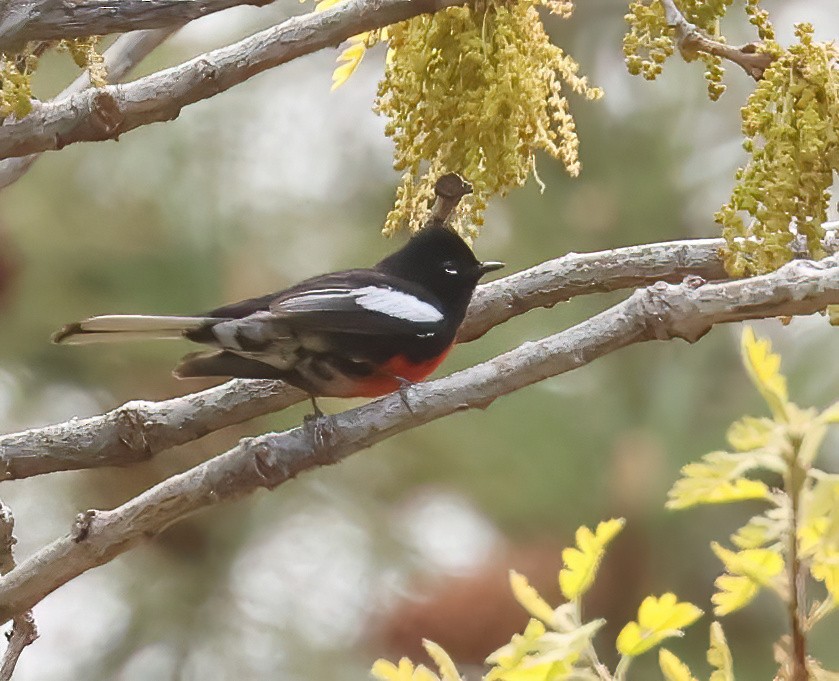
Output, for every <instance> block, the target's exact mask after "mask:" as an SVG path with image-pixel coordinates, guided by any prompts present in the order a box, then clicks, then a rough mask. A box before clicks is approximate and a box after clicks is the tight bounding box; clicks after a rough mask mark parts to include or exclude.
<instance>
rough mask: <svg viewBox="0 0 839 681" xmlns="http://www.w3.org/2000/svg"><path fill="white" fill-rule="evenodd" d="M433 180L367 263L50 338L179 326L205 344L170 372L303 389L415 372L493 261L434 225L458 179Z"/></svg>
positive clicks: (391, 380) (443, 340) (444, 339)
mask: <svg viewBox="0 0 839 681" xmlns="http://www.w3.org/2000/svg"><path fill="white" fill-rule="evenodd" d="M436 189H437V202H436V203H435V205H434V208H433V210H432V213H431V217H430V218H429V220H428V222H427V224H426V226H425V227H423V229H421V230H420V231H419V232H418V233H417V234H416V235H414V236H413V237H412V238H411V239H410V240H409V241H408V242H407V243H406V244H405V246H403V247H402V248H401V249H399V250H398V251H396V252H395V253H393V254H392V255H390V256H388V257H386V258H385V259H384V260H382V261H381V262H379V263H378V264H376V265H374V266H373V267H372V268H370V269H354V270H346V271H343V272H334V273H331V274H324V275H321V276H317V277H312V278H311V279H307V280H305V281H303V282H301V283H299V284H297V285H295V286H292V287H291V288H287V289H285V290H284V291H279V292H277V293H270V294H268V295H265V296H261V297H259V298H251V299H248V300H244V301H241V302H239V303H233V304H231V305H225V306H224V307H220V308H218V309H216V310H213V311H211V312H208V313H206V314H204V315H199V316H187V317H171V316H156V315H103V316H99V317H91V318H89V319H85V320H84V321H81V322H77V323H74V324H68V325H67V326H65V327H64V328H63V329H61V330H59V331H58V332H56V333H55V334H54V335H53V338H52V340H53V342H55V343H70V344H82V343H95V342H109V341H123V340H136V339H149V338H187V339H189V340H191V341H195V342H197V343H203V344H205V345H208V346H210V347H211V348H213V349H212V350H209V351H203V352H194V353H191V354H189V355H186V356H185V357H184V358H183V359H182V360H181V362H180V363H179V364H178V365H177V367H175V369H174V371H173V373H174V374H175V376H177V377H179V378H187V377H193V376H195V377H197V376H231V377H238V378H261V379H280V380H283V381H286V382H287V383H290V384H291V385H294V386H297V387H298V388H302V389H303V390H305V391H306V392H307V393H309V394H310V395H311V396H312V397H313V398H314V397H319V396H324V397H376V396H379V395H384V394H386V393H389V392H392V391H394V390H396V389H399V388H401V387H402V386H404V385H406V384H409V383H413V382H416V381H421V380H422V379H424V378H425V377H426V376H428V375H429V374H430V373H431V372H432V371H434V369H436V368H437V366H438V365H439V364H440V362H442V361H443V358H444V357H445V356H446V354H447V353H448V351H449V349H450V348H451V346H452V344H453V343H454V339H455V334H456V333H457V329H458V327H459V326H460V324H461V322H462V321H463V318H464V316H465V314H466V308H467V306H468V305H469V300H470V299H471V297H472V293H473V292H474V290H475V287H476V285H477V283H478V280H479V279H480V278H481V276H483V275H484V274H486V273H487V272H491V271H493V270H496V269H499V268H500V267H503V263H499V262H483V263H482V262H479V261H478V260H477V259H476V258H475V256H474V254H473V253H472V250H471V249H470V248H469V246H468V245H467V244H466V243H465V242H464V241H463V239H461V238H460V236H458V235H457V234H456V233H455V232H454V231H452V230H451V229H449V227H448V226H447V225H446V220H447V218H448V215H449V213H450V212H451V210H452V209H453V208H454V206H455V205H456V204H457V202H458V201H459V200H460V198H461V197H462V196H463V195H464V194H466V193H468V192H469V191H470V190H471V187H470V186H469V184H468V183H466V182H464V181H463V180H461V179H460V178H459V177H458V176H457V175H446V176H444V177H443V178H441V179H440V180H439V181H438V183H437V188H436ZM315 409H316V410H317V406H316V405H315Z"/></svg>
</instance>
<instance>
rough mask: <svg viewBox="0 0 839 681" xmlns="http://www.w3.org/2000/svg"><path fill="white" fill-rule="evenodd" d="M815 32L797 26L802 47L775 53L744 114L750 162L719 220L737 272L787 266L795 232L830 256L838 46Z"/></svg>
mask: <svg viewBox="0 0 839 681" xmlns="http://www.w3.org/2000/svg"><path fill="white" fill-rule="evenodd" d="M812 34H813V27H812V26H810V25H809V24H799V25H798V26H797V27H796V35H797V36H798V38H799V41H800V42H799V43H798V44H796V45H793V46H792V47H790V48H789V49H788V50H786V51H782V50H781V49H780V48H779V47H778V46H777V45H774V46H773V47H772V48H771V49H773V50H775V51H777V54H778V57H777V58H776V59H775V61H774V62H773V63H772V65H771V66H770V67H769V68H768V69H767V70H766V72H765V74H764V78H763V80H762V81H760V83H758V85H757V88H756V89H755V91H754V92H753V93H752V95H751V96H750V97H749V101H748V103H747V104H746V106H745V107H744V108H743V110H742V117H743V134H744V135H745V136H746V140H745V142H744V147H745V149H746V150H747V151H748V152H749V153H750V154H751V159H750V160H749V162H748V164H747V165H746V166H745V168H742V169H740V170H739V171H738V172H737V184H736V186H735V187H734V190H733V192H732V195H731V199H730V200H729V202H728V203H727V204H726V205H724V206H723V207H722V209H721V210H720V211H719V213H717V216H716V219H717V221H718V222H720V223H721V224H722V225H723V236H724V237H725V239H726V242H727V249H726V254H725V262H726V268H727V269H728V271H729V272H731V273H732V274H734V275H738V276H741V275H744V274H760V273H763V272H768V271H771V270H774V269H777V268H778V267H780V266H781V265H783V264H784V263H785V262H787V261H788V260H790V259H791V258H792V251H791V250H790V242H792V240H793V239H794V238H795V237H794V235H795V234H796V233H797V234H803V235H805V236H806V237H807V244H808V246H809V250H810V255H811V256H812V257H814V258H820V257H822V256H823V255H824V253H823V250H822V247H821V243H820V241H821V238H822V237H823V236H824V232H823V228H822V223H823V222H824V221H825V219H826V213H827V207H828V204H829V201H830V196H831V193H830V190H831V186H832V184H833V173H834V172H839V48H837V45H836V44H835V43H817V42H815V41H814V40H813V35H812ZM743 214H747V215H748V217H749V221H748V223H746V222H745V221H744V220H743V218H742V215H743Z"/></svg>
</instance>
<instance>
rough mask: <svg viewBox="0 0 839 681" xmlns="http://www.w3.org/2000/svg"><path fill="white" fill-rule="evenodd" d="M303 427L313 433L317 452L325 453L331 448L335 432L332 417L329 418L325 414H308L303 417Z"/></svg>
mask: <svg viewBox="0 0 839 681" xmlns="http://www.w3.org/2000/svg"><path fill="white" fill-rule="evenodd" d="M303 426H304V427H305V428H306V429H311V431H312V440H313V442H314V445H315V451H318V452H320V451H323V450H324V449H326V448H327V447H328V446H329V442H330V440H331V439H332V433H333V430H334V429H333V426H332V417H331V416H327V415H326V414H324V413H323V412H320V413H319V414H306V416H304V417H303Z"/></svg>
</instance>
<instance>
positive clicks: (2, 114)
mask: <svg viewBox="0 0 839 681" xmlns="http://www.w3.org/2000/svg"><path fill="white" fill-rule="evenodd" d="M98 42H99V36H91V37H89V38H77V39H75V40H61V41H59V42H58V43H57V44H55V45H48V44H46V43H37V44H36V43H29V44H27V45H26V46H25V48H24V49H23V50H21V51H20V52H19V53H17V54H6V53H0V120H2V119H3V118H6V117H7V116H12V115H13V116H15V117H16V118H23V117H24V116H26V114H28V113H29V112H30V111H31V110H32V97H33V95H32V76H33V74H34V72H35V69H36V68H37V66H38V57H39V55H40V54H41V53H42V52H43V50H44V48H45V47H46V46H53V47H56V48H57V49H58V50H60V51H67V52H69V53H70V56H72V57H73V61H74V62H76V64H77V65H78V66H79V67H81V68H83V69H87V70H88V71H89V73H90V82H91V84H92V85H93V86H94V87H101V86H103V85H105V84H106V83H107V73H106V72H105V63H104V59H103V58H102V55H101V54H99V52H97V50H96V46H97V44H98Z"/></svg>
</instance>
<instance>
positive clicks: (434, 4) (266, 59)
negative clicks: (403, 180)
mask: <svg viewBox="0 0 839 681" xmlns="http://www.w3.org/2000/svg"><path fill="white" fill-rule="evenodd" d="M465 1H466V0H348V2H342V3H339V4H337V5H334V6H333V7H330V8H329V9H327V10H324V11H323V12H311V13H309V14H306V15H303V16H299V17H293V18H291V19H289V20H288V21H285V22H283V23H282V24H280V25H279V26H274V27H272V28H269V29H267V30H265V31H260V32H259V33H256V34H254V35H252V36H250V37H249V38H245V39H244V40H241V41H239V42H237V43H234V44H232V45H229V46H227V47H222V48H219V49H216V50H211V51H210V52H206V53H204V54H202V55H199V56H198V57H196V58H195V59H191V60H190V61H188V62H185V63H183V64H180V65H178V66H174V67H172V68H169V69H164V70H163V71H158V72H156V73H153V74H151V75H149V76H146V77H145V78H140V79H138V80H135V81H132V82H130V83H126V84H125V85H108V86H106V87H101V88H91V89H88V90H85V91H83V92H80V93H77V94H74V95H71V96H70V97H62V98H60V99H56V100H53V101H51V102H48V103H46V104H43V105H42V106H39V107H36V108H35V109H34V110H33V111H32V112H31V113H30V114H29V115H28V116H26V117H24V118H23V119H21V120H19V121H16V122H7V123H6V124H5V125H3V126H0V158H9V157H12V156H25V155H27V154H33V153H37V152H41V151H50V150H55V149H61V148H63V147H65V146H67V145H68V144H73V143H74V142H85V141H87V142H90V141H100V140H108V139H118V138H119V136H120V135H122V134H123V133H126V132H128V131H129V130H133V129H135V128H138V127H140V126H143V125H148V124H150V123H159V122H162V121H170V120H174V119H175V118H177V117H178V115H179V114H180V112H181V109H182V108H183V107H185V106H187V105H189V104H193V103H195V102H198V101H200V100H202V99H207V98H209V97H213V96H215V95H217V94H219V93H220V92H224V91H225V90H228V89H230V88H232V87H233V86H234V85H238V84H239V83H242V82H244V81H246V80H248V79H249V78H251V77H253V76H255V75H256V74H257V73H261V72H262V71H265V70H266V69H270V68H273V67H275V66H279V65H280V64H284V63H286V62H288V61H291V60H292V59H296V58H297V57H301V56H303V55H304V54H310V53H312V52H316V51H318V50H321V49H323V48H325V47H334V46H336V45H338V44H340V43H341V42H343V41H344V40H347V39H348V38H350V37H351V36H354V35H357V34H359V33H363V32H364V31H369V30H373V29H376V28H383V27H385V26H388V25H390V24H393V23H396V22H399V21H404V20H405V19H410V18H411V17H415V16H418V15H420V14H426V13H431V12H436V11H438V10H441V9H445V8H446V7H452V6H454V5H458V4H463V3H464V2H465Z"/></svg>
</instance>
